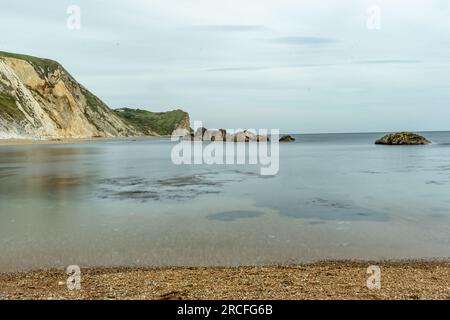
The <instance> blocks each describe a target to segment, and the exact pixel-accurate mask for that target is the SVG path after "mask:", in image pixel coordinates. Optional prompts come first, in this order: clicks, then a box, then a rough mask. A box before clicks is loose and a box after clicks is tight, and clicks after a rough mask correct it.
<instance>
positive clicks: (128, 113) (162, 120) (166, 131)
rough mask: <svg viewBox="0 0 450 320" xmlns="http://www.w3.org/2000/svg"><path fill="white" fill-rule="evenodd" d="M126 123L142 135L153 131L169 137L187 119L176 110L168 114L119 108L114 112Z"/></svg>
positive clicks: (186, 115) (185, 114)
mask: <svg viewBox="0 0 450 320" xmlns="http://www.w3.org/2000/svg"><path fill="white" fill-rule="evenodd" d="M114 111H115V112H116V114H117V115H118V116H119V117H120V118H122V119H123V120H124V121H126V122H127V123H129V124H131V125H132V126H133V127H135V128H136V129H137V130H139V131H140V132H142V133H144V134H148V133H149V131H154V132H156V133H158V134H160V135H170V134H172V132H173V131H174V130H175V129H176V128H177V127H178V126H179V125H180V124H182V123H183V121H184V120H185V119H186V117H188V116H189V115H188V113H187V112H185V111H183V110H180V109H177V110H173V111H168V112H150V111H147V110H140V109H130V108H121V109H116V110H114Z"/></svg>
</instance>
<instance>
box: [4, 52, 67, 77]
mask: <svg viewBox="0 0 450 320" xmlns="http://www.w3.org/2000/svg"><path fill="white" fill-rule="evenodd" d="M0 57H8V58H16V59H20V60H25V61H28V62H29V63H31V64H32V65H33V67H34V69H35V70H36V72H38V73H42V74H43V75H45V76H48V75H49V74H52V73H53V72H55V71H56V70H57V69H58V68H59V67H60V64H59V63H58V62H56V61H53V60H50V59H44V58H38V57H33V56H29V55H26V54H18V53H11V52H4V51H0Z"/></svg>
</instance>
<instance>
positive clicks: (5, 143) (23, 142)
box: [0, 136, 164, 147]
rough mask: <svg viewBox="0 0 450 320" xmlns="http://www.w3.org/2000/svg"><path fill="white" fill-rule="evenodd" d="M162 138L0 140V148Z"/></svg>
mask: <svg viewBox="0 0 450 320" xmlns="http://www.w3.org/2000/svg"><path fill="white" fill-rule="evenodd" d="M160 137H164V136H136V137H110V138H63V139H53V140H51V139H47V140H34V139H0V147H1V146H20V145H53V144H81V143H95V142H106V141H135V140H139V139H148V138H160Z"/></svg>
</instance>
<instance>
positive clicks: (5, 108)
mask: <svg viewBox="0 0 450 320" xmlns="http://www.w3.org/2000/svg"><path fill="white" fill-rule="evenodd" d="M0 117H3V118H6V117H9V118H10V119H12V120H21V119H23V118H24V114H23V113H22V112H21V111H20V110H19V108H17V105H16V100H15V99H14V97H13V96H11V95H9V94H7V93H5V92H0Z"/></svg>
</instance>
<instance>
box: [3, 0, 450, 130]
mask: <svg viewBox="0 0 450 320" xmlns="http://www.w3.org/2000/svg"><path fill="white" fill-rule="evenodd" d="M0 1H1V3H2V6H1V7H2V10H1V11H0V19H1V21H2V36H1V37H0V50H2V51H11V52H18V53H26V54H31V55H36V56H41V57H48V58H51V59H55V60H58V61H59V62H60V63H61V64H63V65H64V67H65V68H66V69H67V70H68V71H69V72H70V73H71V74H72V75H73V76H74V77H75V78H76V79H77V80H78V81H79V82H81V83H82V84H84V85H85V86H86V87H87V88H88V89H90V90H91V91H92V92H93V93H94V94H96V95H97V96H99V97H100V98H101V99H103V100H104V101H105V102H106V103H107V104H108V105H109V106H110V107H112V108H119V107H134V108H142V109H148V110H153V111H164V110H170V109H173V108H182V109H184V110H186V111H188V112H189V113H190V114H191V120H202V121H203V123H204V125H205V126H207V127H211V128H212V127H214V128H218V127H223V128H230V129H231V128H244V129H245V128H249V127H251V128H268V129H270V128H279V129H280V130H281V131H282V132H295V133H303V132H366V131H397V130H449V129H450V0H427V1H424V0H402V1H400V0H379V1H365V0H359V1H357V0H349V1H338V0H322V1H318V0H311V1H309V0H303V1H301V0H296V1H295V0H290V1H288V0H270V1H269V0H226V1H224V0H220V1H218V0H158V1H150V0H127V1H125V0H123V1H117V0H114V1H111V0H108V1H106V0H105V1H92V0H89V1H88V0H83V1H81V0H78V1H77V0H72V1H65V0H58V1H57V0H40V1H29V0H26V1H25V0H15V1H6V0H0ZM72 4H74V5H78V6H79V7H80V9H81V29H80V30H70V29H69V28H68V27H67V23H66V22H67V18H68V17H69V15H68V14H67V13H66V10H67V7H68V6H69V5H72ZM371 6H377V7H376V8H379V9H380V10H381V11H380V13H381V15H380V19H378V18H377V15H376V10H375V11H374V10H373V9H370V10H369V13H368V8H369V7H371ZM378 22H379V23H378ZM368 26H369V27H368ZM377 26H379V27H380V28H379V29H377Z"/></svg>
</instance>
